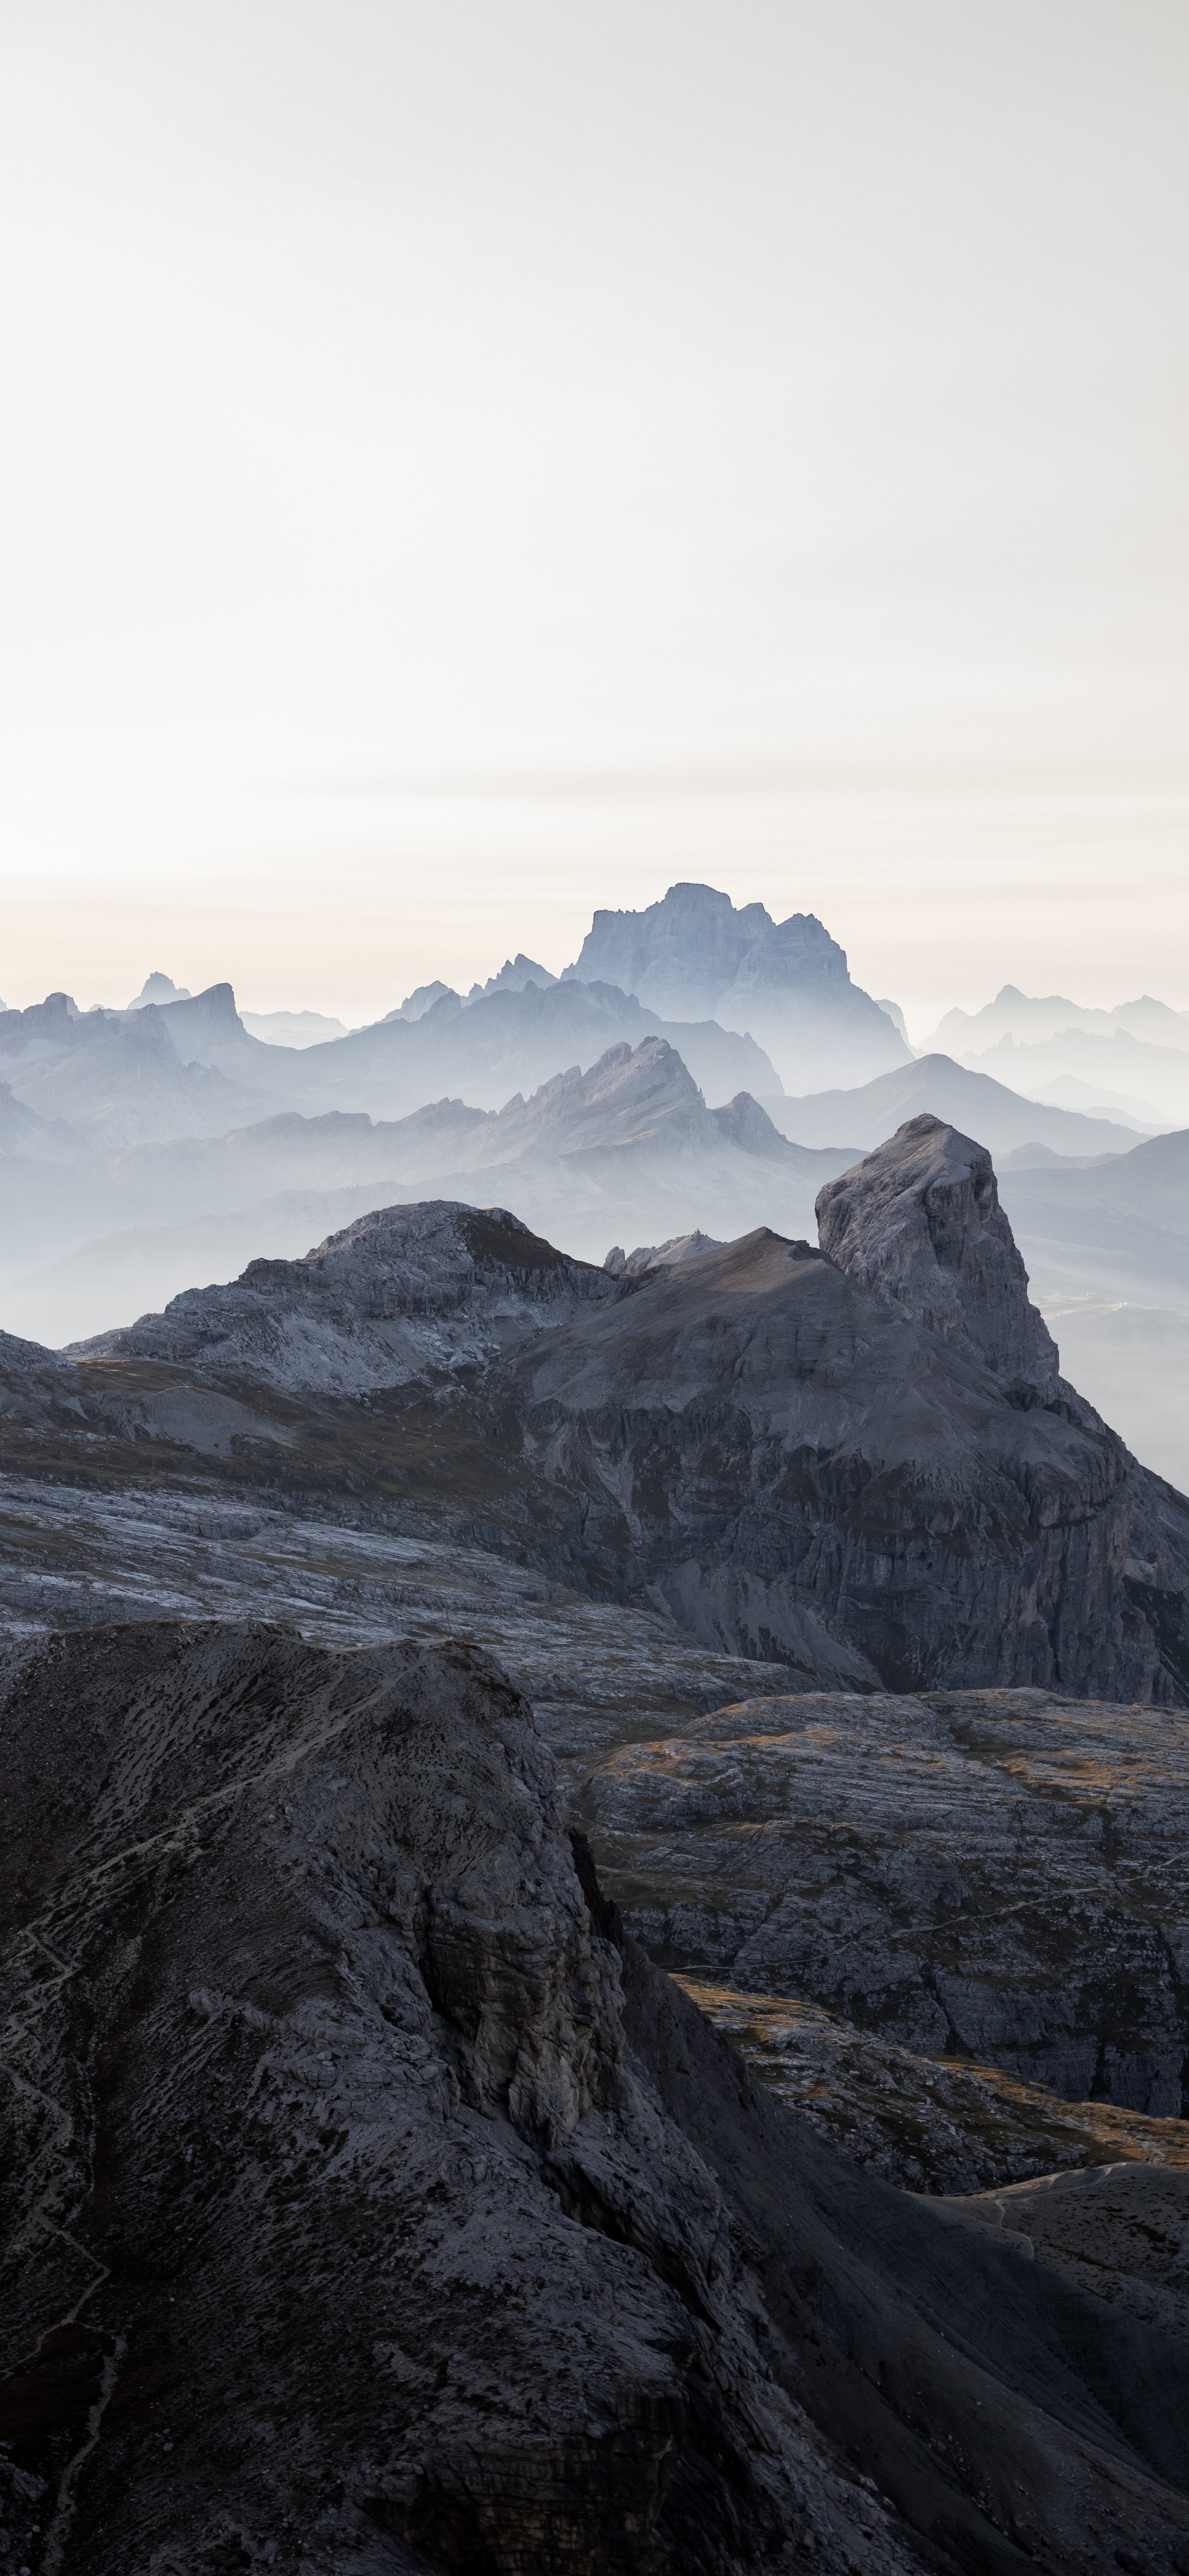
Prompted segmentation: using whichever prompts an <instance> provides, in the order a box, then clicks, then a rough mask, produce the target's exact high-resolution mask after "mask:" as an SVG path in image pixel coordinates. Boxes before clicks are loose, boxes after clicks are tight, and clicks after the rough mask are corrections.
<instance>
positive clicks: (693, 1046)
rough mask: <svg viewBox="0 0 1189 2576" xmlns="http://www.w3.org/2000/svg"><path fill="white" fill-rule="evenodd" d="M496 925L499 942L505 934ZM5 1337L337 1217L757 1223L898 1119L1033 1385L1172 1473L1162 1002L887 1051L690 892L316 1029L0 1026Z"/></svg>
mask: <svg viewBox="0 0 1189 2576" xmlns="http://www.w3.org/2000/svg"><path fill="white" fill-rule="evenodd" d="M510 928H511V929H514V925H511V924H510ZM0 1085H2V1087H0V1173H2V1176H3V1195H4V1207H5V1218H6V1221H5V1226H4V1234H3V1246H2V1251H0V1294H2V1296H3V1316H4V1323H5V1327H6V1329H7V1330H8V1331H9V1332H10V1333H12V1334H16V1335H18V1336H20V1337H22V1338H25V1339H27V1340H29V1341H33V1342H39V1343H44V1344H47V1345H50V1346H51V1347H62V1346H64V1345H67V1344H70V1343H72V1342H76V1341H79V1340H83V1339H85V1338H88V1337H90V1336H91V1335H94V1334H96V1333H99V1332H102V1331H104V1330H106V1329H108V1328H110V1327H112V1326H113V1325H116V1324H120V1323H127V1322H130V1321H131V1320H133V1319H134V1318H136V1317H137V1316H140V1315H142V1314H145V1313H148V1312H154V1311H158V1310H160V1309H161V1308H163V1307H164V1306H165V1305H166V1304H167V1303H168V1301H169V1300H170V1299H171V1298H172V1297H175V1296H177V1295H178V1294H179V1293H180V1292H182V1291H183V1290H185V1289H187V1288H191V1287H195V1286H200V1287H201V1286H205V1285H207V1284H208V1283H211V1282H214V1281H223V1280H229V1279H232V1278H235V1277H236V1276H238V1275H239V1273H240V1272H242V1271H243V1270H244V1269H245V1268H246V1267H247V1265H248V1263H249V1262H251V1261H254V1260H278V1259H295V1258H300V1257H301V1256H302V1255H303V1254H305V1253H306V1252H307V1251H309V1250H310V1249H311V1248H313V1247H314V1246H316V1245H318V1244H319V1243H321V1242H322V1241H323V1240H324V1239H325V1238H326V1237H328V1236H329V1235H332V1234H334V1233H335V1232H337V1231H339V1230H340V1229H342V1228H343V1227H345V1226H347V1225H349V1224H351V1223H352V1222H353V1221H354V1220H355V1219H356V1218H358V1217H360V1216H362V1215H364V1214H366V1213H367V1212H368V1211H369V1210H371V1209H374V1208H379V1207H386V1206H391V1205H395V1204H399V1203H401V1202H411V1201H415V1200H422V1199H444V1200H450V1201H457V1202H461V1203H462V1204H464V1205H467V1206H472V1207H491V1206H499V1207H502V1208H506V1209H507V1210H509V1211H510V1212H511V1213H512V1214H514V1215H516V1216H518V1217H520V1218H521V1219H522V1220H523V1221H524V1222H525V1223H526V1224H528V1225H529V1226H530V1227H531V1228H532V1229H533V1231H534V1232H535V1233H537V1234H539V1235H542V1236H544V1237H545V1238H547V1240H548V1241H550V1242H551V1243H553V1244H555V1245H557V1246H559V1247H560V1248H561V1249H563V1250H564V1251H566V1252H567V1253H570V1254H573V1255H576V1256H578V1257H580V1258H581V1259H582V1260H584V1261H588V1262H592V1263H602V1262H604V1261H605V1260H606V1258H607V1256H608V1255H609V1254H611V1253H612V1252H613V1251H614V1250H616V1249H618V1251H619V1252H620V1253H621V1254H622V1255H624V1256H625V1258H630V1256H631V1254H632V1253H633V1251H635V1250H637V1249H638V1248H640V1247H642V1246H645V1247H647V1246H657V1245H659V1244H662V1243H672V1242H680V1241H681V1239H682V1238H685V1237H687V1236H691V1235H698V1236H700V1237H704V1238H707V1239H709V1240H710V1241H712V1242H726V1241H730V1240H732V1239H733V1238H735V1237H737V1236H739V1235H743V1234H747V1233H749V1232H751V1231H752V1230H753V1229H754V1228H757V1227H761V1226H766V1227H769V1228H771V1229H772V1230H773V1231H774V1232H775V1233H777V1234H780V1235H783V1236H785V1237H790V1238H793V1239H802V1238H804V1239H807V1240H808V1241H810V1242H811V1243H816V1242H817V1220H816V1217H815V1201H816V1199H817V1196H818V1193H819V1191H820V1190H821V1189H822V1187H823V1185H824V1183H825V1182H827V1181H828V1180H831V1179H833V1178H834V1177H836V1176H837V1175H838V1174H839V1173H842V1172H844V1171H846V1170H847V1169H848V1168H849V1167H850V1166H851V1165H853V1164H854V1163H856V1162H857V1161H858V1160H859V1159H860V1158H861V1157H862V1156H863V1155H865V1154H867V1153H869V1152H871V1151H872V1149H873V1148H874V1147H876V1146H878V1145H879V1144H881V1143H882V1142H883V1141H884V1140H885V1139H886V1138H888V1137H890V1136H892V1135H894V1134H895V1133H896V1131H897V1130H898V1129H900V1128H901V1127H903V1126H904V1124H905V1122H906V1121H909V1120H911V1119H913V1118H916V1117H919V1116H921V1115H922V1114H925V1113H929V1114H932V1115H933V1116H935V1117H937V1118H940V1119H942V1120H943V1121H945V1122H946V1123H947V1124H950V1125H952V1126H954V1127H955V1128H957V1129H958V1130H959V1131H960V1132H961V1133H962V1134H964V1135H967V1136H969V1137H972V1138H974V1139H975V1140H976V1141H977V1142H979V1143H980V1144H983V1145H985V1146H986V1147H987V1148H989V1150H990V1153H991V1155H992V1158H993V1161H994V1165H995V1170H996V1173H997V1176H998V1182H999V1190H1000V1197H1001V1201H1002V1204H1003V1206H1004V1207H1005V1208H1006V1210H1007V1212H1008V1215H1009V1217H1010V1220H1011V1224H1012V1227H1013V1231H1014V1233H1015V1236H1016V1240H1017V1242H1018V1243H1019V1245H1020V1248H1021V1250H1022V1252H1023V1255H1024V1259H1025V1261H1026V1264H1027V1267H1028V1272H1029V1276H1030V1280H1031V1286H1032V1294H1033V1296H1034V1298H1035V1299H1036V1301H1037V1303H1038V1304H1039V1306H1040V1308H1041V1310H1042V1312H1043V1313H1044V1315H1045V1316H1046V1318H1047V1320H1048V1322H1049V1323H1050V1326H1051V1328H1052V1330H1053V1333H1054V1335H1055V1337H1056V1339H1057V1341H1058V1343H1059V1346H1060V1349H1061V1354H1062V1367H1063V1369H1064V1371H1065V1373H1066V1374H1067V1376H1069V1377H1070V1378H1071V1379H1072V1380H1073V1381H1074V1383H1075V1384H1076V1385H1077V1386H1078V1387H1079V1389H1080V1390H1081V1392H1082V1393H1083V1394H1084V1395H1086V1396H1088V1397H1089V1399H1090V1401H1091V1402H1092V1403H1094V1404H1095V1405H1096V1406H1097V1407H1098V1409H1099V1411H1100V1412H1101V1413H1102V1414H1103V1415H1104V1417H1105V1418H1106V1420H1107V1421H1108V1422H1109V1423H1111V1424H1112V1425H1113V1426H1114V1427H1115V1428H1116V1429H1117V1430H1119V1431H1120V1432H1121V1433H1122V1435H1123V1437H1124V1439H1125V1440H1126V1441H1127V1443H1128V1445H1129V1446H1130V1447H1131V1448H1132V1449H1133V1450H1134V1451H1135V1452H1136V1453H1137V1454H1138V1455H1139V1456H1140V1457H1141V1458H1142V1459H1143V1460H1144V1461H1145V1462H1146V1463H1147V1464H1148V1465H1150V1466H1152V1467H1154V1468H1156V1469H1157V1470H1158V1472H1160V1473H1161V1474H1163V1475H1165V1476H1167V1477H1168V1478H1170V1479H1171V1480H1172V1481H1173V1482H1175V1483H1177V1484H1180V1485H1182V1486H1184V1485H1189V1264H1187V1262H1186V1252H1187V1249H1189V1013H1182V1012H1177V1011H1175V1010H1173V1009H1171V1008H1169V1007H1168V1006H1167V1005H1165V1004H1164V1003H1162V1002H1160V1001H1159V1000H1158V999H1153V998H1151V997H1150V996H1144V997H1141V998H1138V999H1136V1000H1134V1001H1131V1002H1124V1003H1121V1004H1119V1005H1118V1006H1117V1007H1116V1008H1114V1009H1113V1010H1109V1011H1107V1010H1089V1009H1084V1008H1082V1007H1081V1006H1080V1005H1079V1004H1078V1003H1077V1002H1076V1001H1075V1000H1066V999H1064V998H1062V997H1060V996H1047V997H1041V998H1033V997H1030V996H1028V995H1026V994H1025V993H1023V992H1022V991H1018V990H1016V989H1015V988H1014V987H1012V986H1008V987H1005V988H1004V990H1003V991H1001V992H1000V993H999V994H998V996H997V997H995V999H994V1000H992V1001H989V1002H988V1003H987V1005H986V1006H985V1008H983V1009H982V1010H980V1011H977V1012H973V1013H970V1012H964V1011H962V1010H957V1009H955V1010H952V1011H950V1012H949V1013H947V1014H946V1016H945V1017H944V1018H943V1019H942V1021H941V1023H940V1025H939V1026H938V1028H937V1029H936V1030H935V1031H934V1032H933V1033H932V1034H931V1036H930V1037H929V1038H928V1040H927V1042H926V1043H925V1044H924V1045H923V1046H922V1047H920V1048H917V1049H915V1050H914V1049H913V1047H912V1046H911V1045H910V1043H909V1042H908V1039H907V1036H906V1034H905V1030H904V1023H903V1020H902V1016H901V1015H900V1014H899V1012H898V1011H897V1009H896V1006H895V1004H894V1003H892V1002H886V1003H884V1004H883V1005H881V1004H880V1003H878V1002H876V1001H875V1000H874V999H873V998H872V997H871V996H869V995H868V994H866V993H865V992H863V991H862V990H861V989H860V988H859V987H858V985H857V984H856V983H855V982H854V981H853V980H852V978H851V977H850V975H849V973H848V969H847V961H846V958H845V956H844V954H843V952H842V950H841V949H840V947H839V946H838V945H837V943H836V942H835V941H834V940H833V939H832V938H831V937H830V935H829V931H828V928H826V927H825V926H823V924H821V923H820V922H819V921H817V920H816V919H814V918H813V917H812V916H807V915H793V916H792V917H791V918H790V919H789V920H787V921H785V922H782V923H774V922H773V921H772V920H771V919H770V917H769V915H768V914H767V912H766V911H765V910H764V907H763V906H762V905H760V904H756V903H753V904H749V905H746V906H743V907H739V908H736V907H735V906H734V905H732V903H731V902H730V900H729V898H728V897H727V896H726V895H723V894H721V893H718V892H716V891H715V890H713V889H712V888H710V887H706V886H695V885H677V886H674V887H672V888H671V889H670V891H669V893H668V895H667V896H666V897H665V898H664V900H663V901H662V902H658V903H655V904H653V905H651V906H648V907H646V908H644V909H643V910H641V911H638V912H627V911H620V912H614V913H612V912H601V913H597V914H596V916H595V920H594V925H593V927H592V929H591V932H590V934H589V935H588V937H587V939H586V941H585V942H584V944H583V947H582V949H581V951H580V953H579V955H578V957H577V959H576V960H575V962H574V963H573V964H572V965H571V966H569V967H567V968H566V969H565V970H564V972H563V973H562V974H560V975H556V974H554V973H552V972H551V971H550V970H549V969H548V968H546V967H544V966H542V965H540V964H539V963H537V962H536V961H535V960H533V959H531V958H529V957H527V956H525V955H524V954H523V952H520V951H518V952H517V954H516V956H515V958H509V959H508V960H507V961H506V962H505V964H504V965H503V967H502V968H497V969H495V970H493V972H492V974H491V975H490V976H489V977H488V978H486V979H485V981H484V982H483V983H482V984H480V983H475V984H474V985H473V986H472V987H471V988H470V989H469V990H468V991H467V992H466V993H461V994H460V993H457V992H455V991H453V990H452V989H450V988H449V987H448V986H447V985H446V984H445V983H444V982H443V981H441V980H440V979H439V980H437V981H434V982H431V983H430V984H429V985H428V986H425V987H422V988H419V989H418V990H416V991H414V993H412V994H411V995H408V996H406V997H405V998H404V999H403V1000H401V1001H395V1002H394V1004H393V1006H392V1009H391V1010H390V1011H389V1012H388V1013H387V1015H386V1016H385V1017H384V1018H382V1019H381V1020H379V1021H377V1022H375V1023H373V1024H372V1025H371V1026H369V1027H365V1028H360V1029H355V1030H351V1031H347V1030H345V1029H343V1028H342V1026H341V1024H340V1023H338V1022H336V1021H335V1020H334V1019H333V1018H332V1017H331V1016H330V1015H328V1014H322V1013H319V1012H317V1011H315V1010H314V1009H313V1008H309V1009H305V1010H294V1011H292V1012H288V1013H285V1012H278V1013H274V1014H271V1015H257V1014H252V1013H241V1012H240V1011H239V1010H237V1007H236V1000H235V995H234V993H233V991H232V989H231V987H230V986H229V985H225V984H223V985H214V986H212V987H211V988H210V989H209V990H207V991H205V992H201V993H197V994H193V993H190V992H189V991H186V990H184V989H183V988H181V987H180V986H178V985H176V984H175V983H174V982H173V981H172V979H171V978H170V977H169V976H168V975H167V974H165V973H163V972H162V971H160V970H155V971H154V972H152V973H151V974H150V975H149V976H148V978H147V979H146V981H145V983H144V985H143V987H142V989H141V990H140V991H139V992H138V994H137V995H136V997H135V998H134V1000H133V1001H131V1002H130V1003H128V1004H126V1005H123V1006H120V1007H113V1008H110V1009H109V1008H106V1007H94V1008H91V1009H89V1010H86V1011H80V1010H79V1009H78V1008H77V1007H76V1005H75V1004H74V1002H73V1000H72V999H71V997H70V996H68V995H66V994H62V993H56V994H51V995H49V996H48V997H47V999H46V1000H45V1001H44V1002H42V1003H40V1004H36V1005H33V1006H31V1007H28V1008H26V1009H24V1010H7V1011H4V1012H3V1014H2V1015H0Z"/></svg>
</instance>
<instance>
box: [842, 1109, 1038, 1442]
mask: <svg viewBox="0 0 1189 2576" xmlns="http://www.w3.org/2000/svg"><path fill="white" fill-rule="evenodd" d="M817 1220H818V1232H819V1237H820V1241H821V1247H822V1250H823V1252H827V1253H828V1254H829V1256H830V1259H831V1260H832V1261H836V1262H837V1263H838V1266H839V1269H840V1270H846V1271H849V1273H850V1275H851V1277H852V1278H855V1279H861V1280H863V1281H864V1282H865V1284H866V1285H867V1286H868V1287H870V1288H874V1289H875V1290H876V1291H877V1293H878V1294H880V1295H882V1296H885V1297H889V1298H894V1299H895V1301H896V1304H897V1305H898V1306H900V1307H902V1308H903V1310H904V1312H905V1314H907V1315H911V1316H913V1317H914V1319H915V1320H916V1321H917V1322H918V1323H922V1324H926V1325H927V1326H928V1327H929V1330H930V1331H931V1332H935V1333H959V1334H961V1335H962V1336H963V1337H964V1338H965V1339H966V1340H967V1341H968V1342H970V1343H971V1344H972V1345H973V1347H974V1348H975V1350H977V1351H978V1352H979V1354H980V1356H981V1358H983V1359H984V1360H985V1361H986V1363H987V1365H988V1367H989V1368H993V1369H994V1370H995V1371H996V1373H997V1374H998V1375H1000V1376H1002V1377H1005V1378H1009V1379H1016V1380H1019V1381H1021V1382H1023V1383H1026V1384H1029V1385H1032V1386H1035V1387H1036V1388H1038V1389H1044V1390H1045V1391H1048V1390H1049V1389H1051V1387H1052V1386H1053V1384H1054V1382H1055V1380H1056V1376H1057V1368H1058V1354H1057V1346H1056V1343H1055V1342H1054V1341H1053V1338H1052V1335H1051V1333H1050V1332H1049V1330H1048V1326H1047V1325H1046V1323H1045V1322H1044V1319H1043V1317H1042V1316H1041V1315H1040V1314H1039V1313H1038V1312H1037V1309H1036V1307H1035V1306H1033V1305H1031V1304H1030V1303H1029V1299H1028V1274H1027V1271H1026V1270H1025V1268H1024V1264H1023V1262H1022V1260H1021V1258H1020V1255H1019V1253H1018V1251H1017V1250H1016V1245H1015V1241H1014V1239H1013V1236H1012V1230H1011V1227H1010V1225H1009V1224H1008V1221H1007V1218H1006V1216H1005V1215H1004V1212H1003V1209H1002V1208H1001V1207H1000V1204H999V1191H998V1188H997V1186H996V1181H995V1174H994V1171H993V1170H992V1167H991V1157H990V1155H989V1153H988V1152H987V1149H986V1147H985V1145H976V1144H975V1143H974V1142H973V1141H972V1139H971V1138H970V1137H969V1136H963V1135H960V1134H959V1132H958V1130H957V1128H956V1127H947V1126H945V1125H944V1124H943V1122H942V1120H941V1119H940V1118H932V1117H929V1116H924V1117H921V1118H910V1119H909V1120H908V1122H907V1124H906V1125H905V1126H903V1127H898V1128H897V1130H896V1133H895V1135H894V1136H892V1137H890V1138H889V1139H888V1142H887V1143H886V1144H885V1145H881V1146H880V1147H879V1149H878V1151H877V1152H876V1153H874V1154H868V1155H867V1157H866V1159H865V1160H864V1161H863V1162H861V1163H857V1164H856V1165H855V1167H854V1169H853V1170H852V1171H849V1172H843V1173H841V1174H840V1176H839V1178H838V1179H837V1180H833V1181H827V1182H826V1184H825V1187H824V1188H823V1189H822V1190H821V1191H820V1192H819V1194H818V1201H817Z"/></svg>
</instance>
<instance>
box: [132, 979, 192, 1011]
mask: <svg viewBox="0 0 1189 2576" xmlns="http://www.w3.org/2000/svg"><path fill="white" fill-rule="evenodd" d="M192 999H193V996H192V994H191V992H190V989H189V986H188V985H186V984H175V983H174V980H173V977H172V975H159V974H154V975H146V977H145V979H144V982H143V984H142V985H141V988H140V991H139V993H138V994H137V996H136V999H135V1001H133V1002H129V1003H128V1004H127V1006H126V1007H127V1008H128V1010H130V1011H143V1009H144V1006H145V1003H146V1002H189V1001H191V1000H192Z"/></svg>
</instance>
